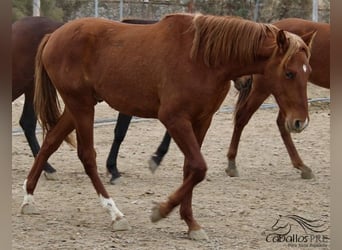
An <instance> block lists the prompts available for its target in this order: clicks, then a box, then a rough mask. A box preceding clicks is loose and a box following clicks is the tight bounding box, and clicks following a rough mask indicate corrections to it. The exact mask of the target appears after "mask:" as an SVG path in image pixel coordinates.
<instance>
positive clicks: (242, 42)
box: [21, 14, 314, 240]
mask: <svg viewBox="0 0 342 250" xmlns="http://www.w3.org/2000/svg"><path fill="white" fill-rule="evenodd" d="M313 36H314V34H313V33H308V34H306V35H305V36H302V38H303V39H302V38H300V37H299V36H297V35H294V34H292V33H289V32H286V31H283V30H280V29H278V28H276V27H275V26H273V25H270V24H260V23H255V22H252V21H248V20H244V19H241V18H234V17H219V16H210V15H201V14H196V15H190V14H170V15H167V16H165V17H164V18H163V19H161V20H160V21H159V22H157V23H155V24H151V25H134V24H124V23H120V22H114V21H110V20H106V19H98V18H81V19H77V20H74V21H71V22H68V23H67V24H65V25H63V26H62V27H60V28H59V29H57V30H56V31H55V32H53V33H52V34H51V35H47V36H45V37H44V38H43V40H42V42H41V43H40V46H39V48H38V52H37V55H36V70H35V74H36V83H35V84H36V85H35V98H34V104H35V108H36V112H37V115H38V117H39V119H40V122H41V124H42V128H43V131H44V135H45V138H44V140H43V143H42V146H41V149H40V151H39V153H38V155H37V157H36V158H35V161H34V164H33V166H32V168H31V170H30V172H29V174H28V176H27V179H26V180H25V181H24V185H23V188H24V190H25V195H24V201H23V204H22V206H21V212H22V213H23V214H30V213H36V212H37V209H36V207H35V205H34V198H33V193H34V189H35V188H36V185H37V182H38V180H39V177H40V174H41V172H42V168H43V165H44V163H45V162H46V161H47V160H48V158H49V157H50V155H51V154H52V153H53V152H55V151H56V150H57V149H58V147H59V146H60V144H61V143H62V142H63V141H64V140H66V141H67V142H69V143H74V142H73V141H72V138H70V133H71V132H72V131H73V130H74V129H75V130H76V139H77V154H78V157H79V159H80V160H81V162H82V164H83V166H84V169H85V172H86V174H87V175H88V176H89V178H90V179H91V182H92V184H93V186H94V188H95V190H96V193H97V194H98V196H99V199H100V202H101V204H102V206H103V207H105V208H106V209H107V210H108V211H109V213H110V215H111V219H112V225H113V230H127V229H129V225H128V222H127V220H126V218H125V216H124V214H123V213H122V212H121V211H120V210H119V209H118V207H117V206H116V204H115V203H114V200H113V199H112V198H111V197H110V196H109V194H108V193H107V191H106V189H105V187H104V185H103V183H102V182H101V180H100V178H99V176H98V173H97V165H96V152H95V150H94V139H93V123H94V109H95V108H94V106H95V105H96V103H97V102H98V101H102V100H103V101H105V102H106V103H108V104H109V105H110V106H111V107H112V108H114V109H116V110H118V111H120V112H122V113H124V114H127V115H135V116H139V117H146V118H158V119H159V120H160V121H161V122H162V123H163V124H164V125H165V127H166V129H167V130H168V132H169V133H170V135H171V136H172V138H173V139H174V141H175V142H176V144H177V145H178V147H179V148H180V150H181V151H182V153H183V154H184V158H185V160H184V166H183V173H184V176H183V178H184V179H183V183H182V184H181V186H180V187H179V188H178V189H177V190H176V191H175V192H174V193H172V194H171V195H170V196H169V197H168V199H167V200H166V201H165V202H161V203H158V204H156V205H155V206H154V207H153V209H152V214H151V221H152V222H157V221H159V220H161V219H162V218H165V217H167V216H168V215H169V214H170V212H171V211H172V210H173V209H174V208H175V207H177V206H178V205H180V215H181V218H182V219H184V220H185V222H186V224H187V225H188V229H189V231H188V232H189V237H190V238H191V239H196V240H200V239H208V236H207V235H206V233H205V232H204V230H203V229H202V228H201V226H200V225H199V224H198V223H197V222H196V220H195V219H194V217H193V213H192V192H193V189H194V187H195V186H196V185H197V184H198V183H199V182H201V181H202V180H203V179H204V177H205V174H206V170H207V165H206V163H205V160H204V157H203V155H202V154H201V151H200V150H201V145H202V142H203V139H204V137H205V134H206V132H207V129H208V128H209V126H210V123H211V120H212V117H213V114H214V113H215V112H216V111H217V110H218V108H219V107H220V105H221V103H222V101H223V100H224V98H225V97H226V95H227V93H228V90H229V88H230V81H229V80H231V79H235V78H237V77H239V76H243V75H249V74H256V73H259V74H265V75H266V76H267V77H270V78H272V79H274V85H273V86H272V87H273V88H275V89H278V91H281V92H282V93H283V94H284V95H285V96H286V99H285V100H286V101H284V99H279V105H280V106H281V107H282V108H283V109H284V110H285V111H286V113H285V114H286V119H285V121H284V122H285V123H286V128H287V129H289V130H290V131H300V130H303V129H304V128H305V127H306V126H307V124H308V105H307V101H306V100H307V96H306V84H307V80H308V77H309V74H310V72H311V67H310V64H309V57H310V44H311V42H312V39H313ZM289 75H293V77H289ZM285 83H286V84H285ZM57 92H58V93H59V95H60V96H61V98H62V99H63V102H64V104H65V107H64V110H63V112H62V113H61V110H60V109H59V107H58V98H57Z"/></svg>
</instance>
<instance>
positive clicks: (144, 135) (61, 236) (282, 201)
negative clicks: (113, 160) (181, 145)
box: [12, 85, 331, 250]
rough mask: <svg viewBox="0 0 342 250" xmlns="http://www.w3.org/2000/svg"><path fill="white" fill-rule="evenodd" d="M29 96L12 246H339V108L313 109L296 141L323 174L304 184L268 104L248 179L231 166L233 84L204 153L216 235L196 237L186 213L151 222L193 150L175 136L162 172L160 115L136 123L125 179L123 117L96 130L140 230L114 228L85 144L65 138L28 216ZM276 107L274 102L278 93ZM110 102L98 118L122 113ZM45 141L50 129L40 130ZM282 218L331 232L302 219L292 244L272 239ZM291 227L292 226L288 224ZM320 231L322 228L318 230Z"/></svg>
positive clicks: (259, 119) (125, 208) (120, 200)
mask: <svg viewBox="0 0 342 250" xmlns="http://www.w3.org/2000/svg"><path fill="white" fill-rule="evenodd" d="M308 96H309V98H318V97H329V96H330V92H329V90H325V89H322V88H319V87H315V86H313V85H309V89H308ZM23 100H24V99H23V97H21V98H19V99H18V100H16V101H15V102H13V104H12V109H13V111H12V116H13V117H12V125H13V136H12V237H13V239H12V245H13V249H25V250H29V249H44V250H47V249H51V250H52V249H135V250H137V249H161V250H164V249H177V250H180V249H186V250H192V249H228V250H231V249H243V250H247V249H263V250H271V249H272V250H274V249H329V238H328V237H329V232H330V231H329V221H330V191H331V190H330V178H331V176H330V107H329V103H314V104H311V105H310V119H311V121H310V124H309V126H308V127H307V128H306V129H305V130H304V131H303V132H302V133H300V134H294V135H293V140H294V142H295V144H296V146H297V149H298V151H299V153H300V155H301V157H302V159H303V161H304V162H305V163H306V164H307V165H308V166H309V167H311V168H312V170H313V172H314V174H315V179H311V180H303V179H301V178H300V174H299V172H298V171H296V170H295V169H294V168H293V167H292V165H291V162H290V159H289V156H288V154H287V151H286V149H285V147H284V145H283V142H282V140H281V138H280V135H279V132H278V128H277V126H276V117H277V112H278V110H277V108H273V109H260V110H258V111H257V112H256V113H255V115H254V116H253V118H252V119H251V121H250V122H249V124H248V125H247V126H246V128H245V130H244V132H243V135H242V138H241V143H240V147H239V154H238V157H237V164H238V168H239V171H240V177H237V178H230V177H228V176H227V175H226V173H225V171H224V169H225V168H226V165H227V159H226V153H227V149H228V145H229V142H230V137H231V134H232V129H233V123H232V122H233V120H232V113H231V112H228V111H227V109H226V108H227V107H233V104H234V102H235V100H236V95H235V89H234V88H232V89H231V91H230V93H229V95H228V97H227V98H226V100H225V102H224V103H223V105H222V107H221V109H220V111H219V112H217V114H215V116H214V119H213V122H212V125H211V127H210V129H209V131H208V133H207V136H206V139H205V141H204V145H203V147H202V152H203V154H204V156H205V159H206V161H207V164H208V167H209V169H208V171H207V176H206V179H205V180H204V181H203V182H201V183H200V184H199V185H198V186H197V187H196V188H195V191H194V197H193V210H194V215H195V218H197V220H198V222H199V223H200V224H201V225H202V226H203V228H204V230H205V231H206V233H207V235H208V236H209V241H192V240H189V239H187V226H186V224H185V223H184V222H183V221H182V220H181V219H180V216H179V213H178V209H175V211H173V212H172V213H171V214H170V216H169V217H167V218H166V219H164V220H162V221H160V222H158V223H155V224H154V223H152V222H151V221H150V212H151V208H152V206H153V201H165V199H166V198H167V196H168V195H169V194H171V193H172V192H173V191H174V190H176V188H177V187H178V186H179V185H180V183H181V181H182V162H183V156H182V154H181V153H180V151H179V150H178V148H177V146H176V145H175V144H174V143H173V142H172V144H171V147H170V150H169V152H168V154H167V155H166V157H165V158H164V161H163V162H162V165H161V166H160V168H159V169H158V170H157V171H156V172H155V174H152V173H151V172H150V171H149V170H148V168H147V161H148V159H149V157H150V155H151V154H152V153H153V152H154V151H155V149H156V147H157V145H159V142H160V140H161V139H162V136H163V134H164V128H163V126H162V125H161V123H160V122H159V121H158V120H152V119H144V120H139V121H138V122H133V123H132V124H131V126H130V128H129V131H128V133H127V137H126V139H125V141H124V142H123V144H122V148H121V151H120V154H119V160H118V166H119V169H120V171H121V172H122V173H123V178H122V181H121V183H119V184H118V185H110V184H109V183H108V180H109V179H108V177H107V176H106V169H105V162H106V158H107V154H108V152H109V149H110V146H111V143H112V139H113V128H114V123H111V122H107V123H105V124H103V123H102V124H98V125H96V127H95V147H96V151H97V162H98V171H99V173H100V177H101V178H102V180H103V182H104V183H105V186H106V188H107V190H108V191H109V193H110V194H111V196H112V197H113V199H114V200H115V202H116V204H117V206H118V207H119V209H120V210H121V211H122V212H123V213H124V214H125V215H126V218H127V220H128V221H129V223H130V226H131V230H130V231H126V232H113V231H112V229H111V223H110V216H109V215H108V214H107V212H106V211H105V210H104V209H103V208H102V207H101V206H100V202H99V199H98V197H97V195H96V193H95V190H94V188H93V186H92V185H91V183H90V179H89V178H88V177H87V175H86V174H85V173H84V170H83V167H82V165H81V163H80V161H79V160H78V158H77V155H76V150H75V149H73V148H70V147H69V146H68V145H66V144H63V145H62V146H61V147H60V148H59V149H58V151H57V152H56V153H55V154H53V155H52V157H51V158H50V160H49V162H50V163H51V164H53V166H54V167H55V168H56V169H57V171H58V177H59V179H58V180H57V181H48V180H46V179H45V178H44V176H41V178H40V180H39V182H38V185H37V188H36V191H35V201H36V205H37V207H38V209H39V210H40V215H32V216H28V215H21V214H20V205H21V203H22V201H23V195H24V193H23V190H22V184H23V181H24V179H25V178H26V176H27V174H28V172H29V169H30V168H31V166H32V163H33V157H32V156H31V152H30V149H29V147H28V144H27V142H26V140H25V137H24V135H23V134H22V133H21V132H20V127H19V125H18V121H19V117H20V115H21V110H22V106H23ZM267 102H268V103H273V102H274V99H273V98H269V99H268V100H267ZM116 116H117V112H116V111H114V110H112V109H110V108H109V107H108V106H107V105H106V104H105V103H101V104H98V105H97V107H96V120H108V119H113V118H116ZM39 139H41V134H39ZM279 215H282V216H283V217H284V216H287V215H298V216H301V217H303V218H305V219H307V220H311V224H313V223H314V222H315V221H318V222H319V223H320V224H319V226H320V227H321V228H320V229H322V228H323V227H324V230H323V229H322V230H321V231H320V232H313V231H310V230H306V232H304V228H302V227H300V225H299V224H298V223H297V224H296V223H295V222H294V221H291V222H287V223H285V224H284V225H286V226H289V225H290V226H291V232H290V233H289V234H288V235H287V238H286V239H284V240H279V241H278V242H274V240H272V239H273V238H271V237H268V236H269V235H270V232H272V226H273V225H275V223H276V221H277V219H279ZM284 228H285V226H284ZM316 229H317V228H316Z"/></svg>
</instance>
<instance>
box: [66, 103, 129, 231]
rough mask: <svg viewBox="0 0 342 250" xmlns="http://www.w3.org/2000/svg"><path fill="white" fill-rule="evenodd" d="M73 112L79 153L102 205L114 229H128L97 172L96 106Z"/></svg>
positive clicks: (85, 106) (84, 107)
mask: <svg viewBox="0 0 342 250" xmlns="http://www.w3.org/2000/svg"><path fill="white" fill-rule="evenodd" d="M84 103H86V102H84ZM69 106H70V105H69ZM69 108H70V107H69ZM72 114H73V116H74V121H75V127H76V135H77V154H78V157H79V159H80V160H81V162H82V164H83V167H84V169H85V172H86V174H87V175H88V176H89V178H90V180H91V182H92V184H93V186H94V188H95V190H96V193H97V195H98V196H99V198H100V202H101V205H102V206H103V207H104V208H106V209H107V211H108V212H109V214H110V216H111V219H112V226H113V229H114V230H115V231H119V230H120V231H121V230H128V229H129V225H128V223H127V221H126V219H125V218H124V215H123V213H122V212H121V211H120V210H119V209H118V208H117V206H116V205H115V202H114V200H113V199H112V198H110V197H109V195H108V193H107V191H106V189H105V187H104V185H103V183H102V181H101V179H100V177H99V175H98V172H97V165H96V152H95V149H94V137H93V123H94V106H87V105H84V106H83V107H82V109H80V108H77V109H75V111H74V112H72Z"/></svg>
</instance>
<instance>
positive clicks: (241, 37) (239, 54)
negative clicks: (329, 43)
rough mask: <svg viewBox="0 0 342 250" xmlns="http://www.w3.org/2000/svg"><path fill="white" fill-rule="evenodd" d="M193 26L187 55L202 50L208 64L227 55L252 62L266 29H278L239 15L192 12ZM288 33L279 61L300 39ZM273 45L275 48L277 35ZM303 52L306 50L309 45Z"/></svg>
mask: <svg viewBox="0 0 342 250" xmlns="http://www.w3.org/2000/svg"><path fill="white" fill-rule="evenodd" d="M193 29H194V30H195V35H194V39H193V45H192V48H191V52H190V57H191V58H193V59H196V58H197V56H198V54H199V51H200V50H203V60H204V63H205V64H206V65H207V66H208V67H216V66H219V65H223V64H225V63H226V61H225V60H228V59H229V60H232V59H233V60H235V61H236V62H238V63H242V64H250V63H253V62H254V61H255V59H256V53H257V51H258V50H259V48H260V47H261V46H263V42H264V40H265V38H266V37H267V31H270V32H271V34H273V36H274V38H276V32H277V31H278V30H279V29H278V28H277V27H276V26H274V25H272V24H264V23H256V22H253V21H249V20H245V19H242V18H240V17H231V16H211V15H202V14H196V15H195V16H194V18H193ZM290 37H291V38H290V39H289V41H290V46H289V48H288V50H287V53H286V54H285V56H284V59H283V61H282V63H281V65H283V64H284V63H286V62H287V61H288V60H289V58H290V57H291V56H292V55H293V54H294V53H295V52H296V51H298V48H299V41H300V39H298V37H295V36H290ZM274 48H277V46H276V39H274ZM275 52H276V50H275ZM275 52H274V54H275ZM306 52H307V54H309V53H310V52H309V49H307V51H306Z"/></svg>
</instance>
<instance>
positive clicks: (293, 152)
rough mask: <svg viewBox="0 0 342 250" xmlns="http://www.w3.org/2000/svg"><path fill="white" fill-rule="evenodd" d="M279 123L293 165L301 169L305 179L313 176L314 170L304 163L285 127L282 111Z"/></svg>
mask: <svg viewBox="0 0 342 250" xmlns="http://www.w3.org/2000/svg"><path fill="white" fill-rule="evenodd" d="M277 125H278V128H279V131H280V135H281V138H282V139H283V141H284V144H285V146H286V149H287V152H288V153H289V155H290V158H291V162H292V164H293V166H294V167H295V168H298V169H299V170H300V171H301V176H302V178H303V179H311V178H313V177H314V174H313V173H312V170H311V169H310V168H309V167H307V166H306V165H305V164H304V163H303V161H302V159H301V158H300V156H299V154H298V152H297V149H296V147H295V145H294V143H293V141H292V138H291V134H290V133H289V132H288V131H287V130H286V128H285V116H284V115H283V114H282V113H281V112H280V111H279V113H278V118H277Z"/></svg>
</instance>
